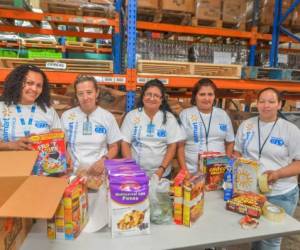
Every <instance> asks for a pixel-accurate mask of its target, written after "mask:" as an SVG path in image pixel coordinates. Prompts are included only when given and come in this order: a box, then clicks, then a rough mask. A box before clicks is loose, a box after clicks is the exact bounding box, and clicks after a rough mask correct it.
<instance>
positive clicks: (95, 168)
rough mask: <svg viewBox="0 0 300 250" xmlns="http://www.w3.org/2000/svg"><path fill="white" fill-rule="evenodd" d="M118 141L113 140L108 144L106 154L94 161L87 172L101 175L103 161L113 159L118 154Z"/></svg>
mask: <svg viewBox="0 0 300 250" xmlns="http://www.w3.org/2000/svg"><path fill="white" fill-rule="evenodd" d="M118 152H119V143H118V142H115V143H112V144H110V145H108V152H107V154H106V155H104V156H102V157H101V158H100V159H99V160H98V161H96V162H95V163H94V164H93V165H92V166H91V167H90V168H89V171H88V172H89V174H91V175H101V174H102V172H103V170H104V161H105V160H108V159H113V158H115V157H116V156H117V155H118Z"/></svg>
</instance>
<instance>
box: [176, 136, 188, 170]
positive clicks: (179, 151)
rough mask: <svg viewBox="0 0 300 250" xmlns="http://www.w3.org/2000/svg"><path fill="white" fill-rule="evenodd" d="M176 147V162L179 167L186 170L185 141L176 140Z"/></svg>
mask: <svg viewBox="0 0 300 250" xmlns="http://www.w3.org/2000/svg"><path fill="white" fill-rule="evenodd" d="M177 145H178V148H177V160H178V164H179V166H180V168H181V169H184V170H186V171H187V172H189V171H188V168H187V166H186V161H185V151H184V147H185V142H184V141H180V142H178V144H177Z"/></svg>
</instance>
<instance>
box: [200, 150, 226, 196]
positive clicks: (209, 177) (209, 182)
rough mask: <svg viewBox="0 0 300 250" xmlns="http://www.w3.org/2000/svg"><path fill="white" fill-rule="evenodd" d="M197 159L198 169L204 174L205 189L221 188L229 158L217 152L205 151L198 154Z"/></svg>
mask: <svg viewBox="0 0 300 250" xmlns="http://www.w3.org/2000/svg"><path fill="white" fill-rule="evenodd" d="M199 161H200V162H199V169H201V171H202V172H203V173H204V174H205V190H206V191H213V190H219V189H222V186H223V180H224V173H225V171H226V168H227V166H228V163H229V158H228V157H227V156H226V155H225V154H221V153H218V152H206V153H204V154H200V160H199Z"/></svg>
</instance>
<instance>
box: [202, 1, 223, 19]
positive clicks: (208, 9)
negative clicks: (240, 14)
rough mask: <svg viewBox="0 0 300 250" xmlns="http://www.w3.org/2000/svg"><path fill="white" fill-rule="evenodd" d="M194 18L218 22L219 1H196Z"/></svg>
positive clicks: (219, 14)
mask: <svg viewBox="0 0 300 250" xmlns="http://www.w3.org/2000/svg"><path fill="white" fill-rule="evenodd" d="M196 18H197V19H200V20H209V21H210V20H220V19H221V0H197V1H196Z"/></svg>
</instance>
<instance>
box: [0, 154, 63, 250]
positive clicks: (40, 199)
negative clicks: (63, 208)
mask: <svg viewBox="0 0 300 250" xmlns="http://www.w3.org/2000/svg"><path fill="white" fill-rule="evenodd" d="M37 156H38V152H36V151H9V152H0V250H2V249H17V248H18V247H20V245H21V242H22V240H23V239H24V238H25V237H26V234H27V232H28V230H29V228H30V226H29V224H30V219H31V218H36V219H50V218H52V217H53V215H54V213H55V211H56V208H57V206H58V204H59V202H60V200H61V198H62V195H63V192H64V190H65V188H66V187H67V185H68V183H67V180H66V179H65V178H53V177H44V176H31V171H32V168H33V166H34V163H35V161H36V159H37ZM11 218H14V219H11ZM21 218H22V219H21ZM20 238H22V239H20ZM14 245H15V246H14Z"/></svg>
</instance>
